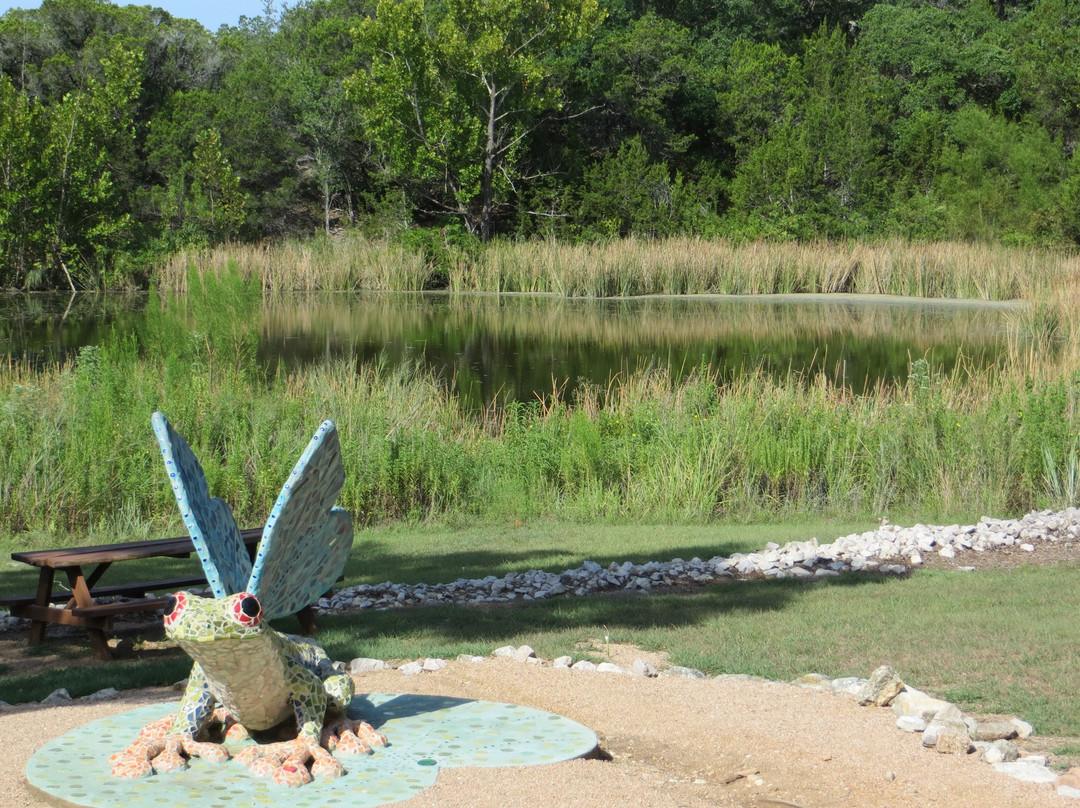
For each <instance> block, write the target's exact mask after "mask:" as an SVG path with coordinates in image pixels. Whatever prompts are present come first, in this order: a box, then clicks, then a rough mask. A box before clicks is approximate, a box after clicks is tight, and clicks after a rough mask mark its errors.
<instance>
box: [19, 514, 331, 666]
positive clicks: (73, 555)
mask: <svg viewBox="0 0 1080 808" xmlns="http://www.w3.org/2000/svg"><path fill="white" fill-rule="evenodd" d="M262 533H263V529H262V528H261V527H258V528H249V529H247V530H241V531H240V536H241V538H243V540H244V544H245V545H246V546H247V550H248V554H249V555H250V556H251V558H252V560H254V558H255V554H256V552H257V551H258V547H259V540H260V539H261V538H262ZM194 551H195V546H194V545H193V544H192V542H191V539H190V538H189V537H188V536H178V537H175V538H170V539H152V540H150V541H134V542H124V543H121V544H100V545H92V546H87V547H65V548H61V549H57V550H31V551H28V552H24V553H12V554H11V558H12V559H13V560H14V561H20V562H22V563H24V564H29V565H30V566H32V567H37V568H38V569H39V570H40V572H39V574H38V586H37V591H36V592H35V593H34V594H28V595H16V596H14V597H6V598H0V606H6V607H7V608H8V609H10V611H11V614H12V615H14V616H15V617H24V618H28V619H29V620H31V621H32V622H31V625H30V636H29V640H30V644H31V645H33V644H37V643H40V642H42V641H43V640H44V639H45V628H46V626H47V625H48V624H49V623H53V624H56V625H64V626H80V627H82V628H85V629H86V632H87V634H88V635H89V637H90V644H91V645H92V646H93V647H94V650H95V651H97V654H98V656H99V657H101V658H102V659H111V658H112V653H111V652H110V650H109V644H108V641H107V640H106V637H105V632H106V631H109V630H110V629H111V628H112V618H113V617H115V616H116V615H120V614H131V613H135V612H152V611H156V610H157V609H161V608H163V607H164V606H165V605H166V603H167V602H168V598H167V597H166V595H167V594H171V593H173V592H175V591H177V590H179V589H185V588H187V587H190V586H200V585H203V584H205V583H206V577H205V576H204V575H201V574H199V575H190V576H187V577H179V578H166V579H162V580H156V581H139V582H135V583H127V584H114V585H110V586H99V585H98V582H99V581H100V580H101V577H102V575H104V574H105V571H106V570H108V569H109V567H110V566H112V565H113V564H115V563H118V562H122V561H135V560H139V559H147V558H187V557H189V556H190V555H191V553H193V552H194ZM91 566H92V567H93V568H92V569H91V570H90V572H89V574H87V573H86V572H85V571H84V568H89V567H91ZM57 571H62V572H63V573H64V574H65V575H66V576H67V581H68V585H69V587H70V588H69V589H60V590H54V589H53V585H54V581H55V577H56V573H57ZM152 592H163V593H166V594H163V595H162V596H161V597H156V598H150V597H146V595H147V594H148V593H152ZM116 596H120V597H129V598H137V599H135V600H117V601H113V602H109V603H95V598H97V599H101V598H108V597H116ZM297 617H298V618H299V620H300V626H301V630H302V631H303V632H304V633H305V634H314V633H315V612H314V609H312V608H311V606H305V607H304V608H303V609H301V610H300V611H299V612H297Z"/></svg>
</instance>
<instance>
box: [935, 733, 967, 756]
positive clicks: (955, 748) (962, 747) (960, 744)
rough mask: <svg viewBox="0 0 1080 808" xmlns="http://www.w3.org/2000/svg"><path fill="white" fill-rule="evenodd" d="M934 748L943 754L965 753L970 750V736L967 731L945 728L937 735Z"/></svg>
mask: <svg viewBox="0 0 1080 808" xmlns="http://www.w3.org/2000/svg"><path fill="white" fill-rule="evenodd" d="M934 748H935V749H936V750H937V751H938V752H940V753H941V754H943V755H966V754H967V753H968V752H970V751H971V736H970V735H968V734H967V732H960V731H959V730H955V729H945V730H943V731H942V732H941V734H940V735H938V737H937V743H935V744H934Z"/></svg>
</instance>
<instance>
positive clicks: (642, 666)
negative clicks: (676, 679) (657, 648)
mask: <svg viewBox="0 0 1080 808" xmlns="http://www.w3.org/2000/svg"><path fill="white" fill-rule="evenodd" d="M630 673H632V674H634V675H635V676H649V677H653V676H656V666H655V665H654V664H652V663H651V662H648V661H646V660H644V659H635V660H634V664H633V665H631V666H630Z"/></svg>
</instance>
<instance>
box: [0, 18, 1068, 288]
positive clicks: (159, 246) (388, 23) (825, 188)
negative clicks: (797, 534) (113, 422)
mask: <svg viewBox="0 0 1080 808" xmlns="http://www.w3.org/2000/svg"><path fill="white" fill-rule="evenodd" d="M1078 66H1080V3H1076V2H1070V1H1069V0H929V2H924V0H894V1H893V2H879V3H867V2H855V0H753V1H752V0H728V2H724V3H716V2H707V0H663V1H662V2H661V0H307V2H301V3H299V4H298V5H296V6H295V7H291V8H287V9H284V10H280V9H278V8H277V7H276V6H275V4H274V3H272V2H268V3H267V7H266V10H265V12H264V14H263V15H262V16H260V17H256V18H244V19H242V20H241V21H240V24H239V26H237V27H231V26H226V27H223V28H221V29H220V30H219V31H217V32H209V31H206V30H205V29H204V28H203V27H202V26H201V25H200V24H199V23H197V22H195V21H192V20H184V19H177V18H175V17H172V16H171V15H170V14H169V13H167V12H165V11H163V10H161V9H158V8H153V7H150V6H124V7H118V6H114V5H111V4H110V3H108V2H103V1H102V0H45V2H43V3H42V5H41V8H40V9H38V10H30V11H26V10H12V11H9V12H8V13H7V14H5V15H4V16H3V17H0V286H6V287H15V288H42V287H58V286H59V287H67V286H68V285H73V286H79V287H109V286H122V285H140V284H143V283H145V282H146V281H147V278H148V273H149V269H148V268H149V267H151V266H153V264H154V262H155V261H158V260H160V259H162V258H163V257H165V256H167V255H170V254H172V253H174V252H175V251H177V250H179V249H181V248H191V247H199V246H212V245H215V244H220V243H222V242H226V241H248V242H264V241H268V240H270V241H273V240H280V239H286V238H297V237H300V238H309V237H312V236H318V235H319V234H326V235H329V236H332V237H338V236H340V235H341V234H343V233H346V234H357V235H359V236H363V237H368V238H373V239H380V240H389V241H398V242H402V243H404V244H407V245H408V244H411V245H413V246H416V247H418V248H423V246H424V243H425V239H430V238H438V239H442V240H455V241H457V242H460V243H463V244H472V243H476V244H480V243H481V242H484V241H487V240H489V239H493V238H500V239H506V238H512V239H529V238H555V239H560V240H566V241H579V240H603V239H610V238H617V237H620V236H627V235H635V236H637V237H642V238H652V237H664V236H670V235H700V236H704V237H726V238H731V239H818V238H822V239H876V238H881V237H885V236H890V237H901V238H905V239H911V240H915V241H932V240H938V239H963V240H972V241H980V242H991V243H999V244H1012V245H1039V246H1059V245H1060V246H1074V245H1075V244H1076V243H1078V242H1080V162H1078V158H1077V157H1076V146H1077V138H1078V131H1080V67H1078Z"/></svg>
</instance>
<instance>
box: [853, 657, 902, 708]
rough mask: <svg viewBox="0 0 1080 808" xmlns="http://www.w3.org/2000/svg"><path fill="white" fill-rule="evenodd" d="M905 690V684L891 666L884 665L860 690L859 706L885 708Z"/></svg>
mask: <svg viewBox="0 0 1080 808" xmlns="http://www.w3.org/2000/svg"><path fill="white" fill-rule="evenodd" d="M903 689H904V682H903V680H902V679H901V678H900V676H899V675H898V674H897V673H896V671H895V670H893V669H892V667H890V666H889V665H882V666H881V667H880V668H878V669H877V670H876V671H874V672H873V673H872V674H870V678H869V679H867V680H866V684H865V685H863V686H862V689H860V690H859V695H858V699H859V704H863V705H867V704H876V705H877V706H879V707H885V706H887V705H888V704H889V702H891V701H892V700H893V699H894V698H896V697H897V696H898V695H899V694H900V692H901V691H902V690H903Z"/></svg>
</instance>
